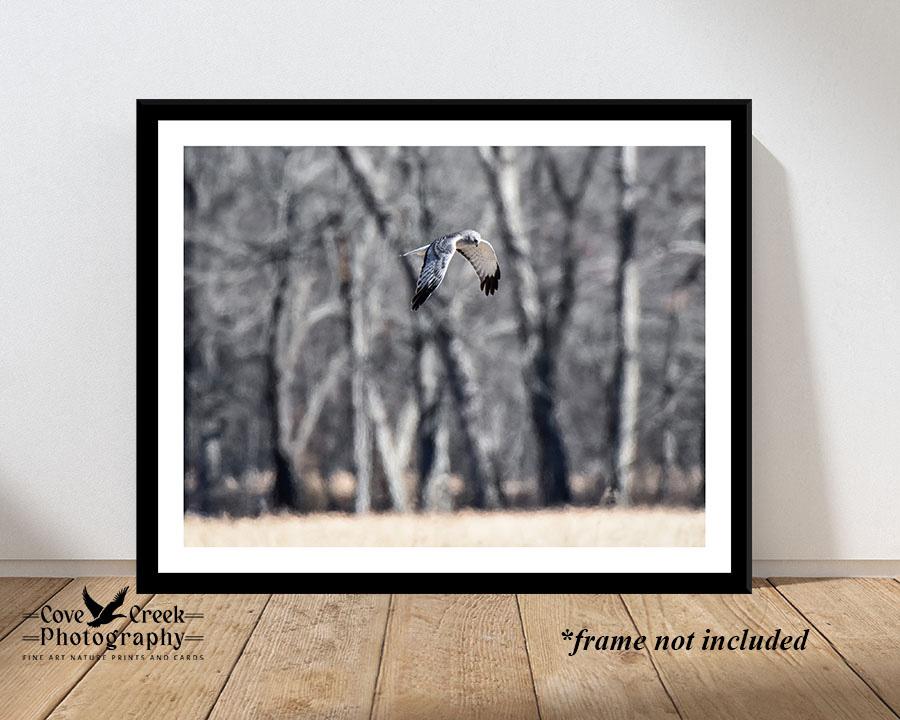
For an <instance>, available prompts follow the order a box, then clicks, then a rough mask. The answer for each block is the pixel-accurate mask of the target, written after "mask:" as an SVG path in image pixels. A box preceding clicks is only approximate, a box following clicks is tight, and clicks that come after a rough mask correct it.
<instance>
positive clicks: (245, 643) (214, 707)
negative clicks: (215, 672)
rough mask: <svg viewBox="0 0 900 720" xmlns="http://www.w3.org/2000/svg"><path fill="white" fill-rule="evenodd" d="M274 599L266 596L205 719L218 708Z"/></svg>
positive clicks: (207, 719)
mask: <svg viewBox="0 0 900 720" xmlns="http://www.w3.org/2000/svg"><path fill="white" fill-rule="evenodd" d="M271 599H272V596H271V595H269V596H268V597H267V598H266V601H265V602H264V603H263V606H262V608H261V609H260V611H259V615H257V616H256V621H255V622H254V623H253V629H252V630H250V632H249V633H247V637H246V639H245V640H244V644H243V645H241V650H240V652H239V653H237V654H236V655H235V656H234V662H233V663H231V668H230V669H229V670H228V676H227V677H226V678H225V682H223V683H222V687H221V688H220V689H219V694H218V695H216V699H215V700H213V702H212V704H211V705H210V706H209V710H208V711H207V713H206V718H205V719H204V720H209V716H210V715H212V714H213V710H215V709H216V705H218V704H219V700H220V698H221V697H222V693H224V692H225V688H227V687H228V683H230V682H231V676H232V674H233V673H234V669H235V668H236V667H237V664H238V661H239V660H240V659H241V655H243V654H244V650H246V649H247V643H249V642H250V638H252V637H253V633H255V632H256V628H258V627H259V621H260V620H262V616H263V615H264V614H265V612H266V608H267V607H268V606H269V601H270V600H271Z"/></svg>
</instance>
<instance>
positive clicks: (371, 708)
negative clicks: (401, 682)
mask: <svg viewBox="0 0 900 720" xmlns="http://www.w3.org/2000/svg"><path fill="white" fill-rule="evenodd" d="M395 597H396V595H394V593H391V595H390V597H389V598H388V611H387V614H386V616H385V618H384V634H383V635H382V636H381V652H380V653H379V655H378V670H377V671H376V672H375V685H374V686H373V688H372V704H371V706H369V720H372V718H373V717H375V701H376V700H377V699H378V694H379V693H380V692H381V680H382V673H381V670H382V666H383V665H384V653H385V650H386V648H387V641H388V640H387V638H388V630H390V628H391V619H392V618H393V617H394V598H395Z"/></svg>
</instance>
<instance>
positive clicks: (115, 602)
mask: <svg viewBox="0 0 900 720" xmlns="http://www.w3.org/2000/svg"><path fill="white" fill-rule="evenodd" d="M127 592H128V586H127V585H126V586H125V587H123V588H122V589H121V590H119V592H117V593H116V596H115V597H114V598H113V599H112V600H111V601H110V602H109V603H107V604H106V605H105V606H104V605H101V604H100V603H98V602H97V601H96V600H94V598H92V597H91V596H90V594H89V593H88V591H87V587H86V586H85V588H84V589H83V590H82V591H81V597H82V598H83V599H84V604H85V607H87V609H88V611H89V612H90V613H91V615H93V616H94V619H93V620H91V621H90V622H88V625H90V626H91V627H100V626H101V625H106V624H107V623H111V622H112V621H113V620H115V619H116V618H123V617H125V616H124V615H122V614H121V613H116V610H118V609H119V608H120V607H122V603H123V602H125V593H127Z"/></svg>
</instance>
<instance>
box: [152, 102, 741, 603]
mask: <svg viewBox="0 0 900 720" xmlns="http://www.w3.org/2000/svg"><path fill="white" fill-rule="evenodd" d="M749 175H750V101H749V100H702V101H700V100H698V101H687V100H677V101H668V100H644V101H632V100H628V101H614V100H604V101H584V100H578V101H533V100H529V101H421V100H420V101H380V100H379V101H346V102H345V101H281V100H279V101H218V100H216V101H172V100H139V101H138V103H137V242H138V262H139V269H140V272H139V280H138V287H137V293H138V357H139V361H138V382H139V385H138V408H139V411H138V412H139V427H138V438H140V439H139V446H138V478H137V482H138V487H137V500H138V512H137V531H138V532H137V539H138V548H137V561H138V564H137V575H138V590H139V591H140V592H169V593H180V592H190V593H209V592H228V593H240V592H281V593H293V592H408V593H418V592H443V593H461V592H466V593H469V592H476V593H480V592H534V593H542V592H601V593H602V592H630V593H636V592H654V593H669V592H691V593H703V592H728V593H736V592H749V591H750V557H749V553H750V523H749V515H750V453H749V449H750V422H749V414H750V403H749V397H750V362H749V358H750V283H749V274H750V227H749V225H750V213H749V207H750V177H749ZM153 267H155V268H156V270H155V279H153V278H151V277H150V276H151V275H152V270H150V268H153ZM154 296H155V299H154ZM151 321H153V323H154V326H155V330H154V329H153V328H151V327H150V323H151ZM154 358H155V363H156V367H155V370H153V369H151V366H152V365H153V363H154ZM151 396H152V397H151ZM151 403H152V404H154V405H155V408H156V422H155V427H154V429H153V430H151V429H150V426H149V422H150V416H149V412H150V410H149V408H150V405H151ZM154 435H155V438H156V447H155V448H153V449H152V450H151V446H150V438H152V437H154Z"/></svg>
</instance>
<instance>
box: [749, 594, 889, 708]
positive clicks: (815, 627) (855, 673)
mask: <svg viewBox="0 0 900 720" xmlns="http://www.w3.org/2000/svg"><path fill="white" fill-rule="evenodd" d="M765 580H766V582H767V583H768V584H769V585H770V586H771V587H772V588H773V589H774V590H775V592H777V593H778V595H779V596H781V597H782V598H783V599H784V601H785V602H786V603H787V604H788V605H790V606H791V607H792V608H793V609H794V611H795V612H796V613H797V614H798V615H799V616H800V617H802V618H803V619H804V620H805V621H806V622H808V623H809V626H810V627H811V628H812V629H813V630H815V631H816V632H817V633H818V634H819V635H821V636H822V637H823V638H824V639H825V642H827V643H828V644H829V645H830V646H831V649H832V650H834V652H835V654H836V655H837V656H838V657H839V658H840V659H841V662H843V663H844V665H846V666H847V667H848V668H850V670H851V672H852V673H853V674H854V675H856V677H858V678H859V679H860V680H862V682H863V684H864V685H865V686H866V687H867V688H869V690H871V691H872V694H873V695H874V696H875V697H877V698H878V699H879V700H880V701H881V702H882V704H883V705H884V706H885V707H886V708H887V709H888V710H890V711H891V713H892V714H893V715H894V717H896V718H898V720H900V715H898V714H897V711H896V710H894V708H892V707H891V706H890V705H889V704H888V702H887V700H885V699H884V698H883V697H881V694H880V693H879V692H878V690H876V689H875V688H874V687H873V686H872V684H871V683H870V682H869V681H868V680H866V679H865V678H864V677H863V676H862V675H860V673H859V672H857V670H856V668H854V667H853V665H852V664H851V663H850V662H849V661H848V660H847V658H845V657H844V655H843V653H842V652H841V651H840V649H839V648H838V647H837V645H835V644H834V643H833V642H832V641H831V638H829V637H828V636H827V635H826V634H825V633H824V632H822V631H821V630H820V629H819V628H818V626H817V625H816V624H815V623H814V622H813V621H812V620H810V619H809V618H808V617H807V616H806V613H804V612H803V610H801V609H800V608H799V607H798V606H797V605H795V604H794V603H793V602H791V600H790V599H789V598H788V596H787V595H785V594H784V593H783V592H781V590H779V589H778V586H777V585H776V584H775V583H773V582H772V581H771V579H769V578H766V579H765Z"/></svg>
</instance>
